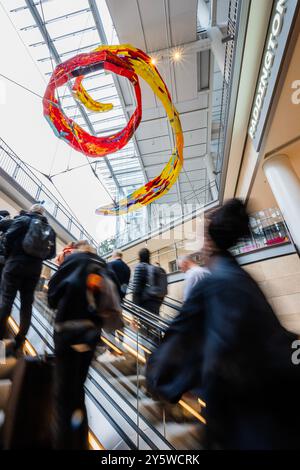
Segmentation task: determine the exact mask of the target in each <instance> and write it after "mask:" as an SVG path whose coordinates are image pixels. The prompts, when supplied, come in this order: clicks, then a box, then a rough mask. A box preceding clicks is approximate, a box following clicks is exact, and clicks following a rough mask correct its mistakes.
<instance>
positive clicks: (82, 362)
mask: <svg viewBox="0 0 300 470" xmlns="http://www.w3.org/2000/svg"><path fill="white" fill-rule="evenodd" d="M105 286H106V287H107V288H105ZM104 288H105V289H104ZM48 302H49V305H50V307H51V308H55V309H57V313H56V318H55V326H54V345H55V374H54V375H55V381H54V387H55V390H54V423H53V437H54V447H55V448H56V449H88V423H87V414H86V408H85V403H84V395H85V393H84V382H85V380H86V377H87V373H88V369H89V366H90V364H91V361H92V359H93V356H94V352H95V349H96V345H97V343H98V342H99V341H100V334H101V328H102V327H103V328H105V323H104V320H106V321H107V319H109V317H110V316H111V315H115V318H117V321H116V324H114V325H112V326H111V327H110V331H112V330H114V329H115V328H122V326H123V324H122V321H121V320H120V315H121V309H120V304H119V296H118V294H117V291H116V288H115V286H114V284H113V282H112V281H111V280H110V279H109V272H108V270H107V268H106V264H105V262H104V261H103V260H102V259H101V258H99V256H97V255H96V254H95V250H94V249H93V248H92V247H91V246H89V245H87V244H85V245H83V244H82V245H81V246H80V247H79V248H78V249H77V250H75V251H74V253H73V254H71V255H69V256H67V258H66V260H65V261H64V262H63V263H62V265H61V266H60V267H59V269H58V270H57V272H56V273H55V274H54V275H53V277H52V278H51V279H50V282H49V289H48ZM101 308H102V311H101V313H99V310H101ZM103 309H104V310H105V311H103Z"/></svg>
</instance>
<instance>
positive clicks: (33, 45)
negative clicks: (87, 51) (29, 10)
mask: <svg viewBox="0 0 300 470" xmlns="http://www.w3.org/2000/svg"><path fill="white" fill-rule="evenodd" d="M25 1H26V2H27V0H25ZM34 8H35V7H34ZM37 14H38V15H40V14H39V13H38V12H37ZM42 25H43V26H44V23H43V22H42ZM95 30H96V26H89V27H88V28H84V29H79V30H77V31H72V32H71V33H67V34H63V35H62V36H56V38H53V39H52V38H51V42H52V43H53V42H56V41H61V40H62V39H66V38H70V37H74V36H77V35H78V34H83V33H86V32H88V31H95ZM44 45H47V41H45V40H44V41H39V42H34V43H32V44H29V47H38V46H44Z"/></svg>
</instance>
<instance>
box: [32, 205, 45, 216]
mask: <svg viewBox="0 0 300 470" xmlns="http://www.w3.org/2000/svg"><path fill="white" fill-rule="evenodd" d="M29 212H32V213H34V214H40V215H44V214H45V207H44V206H42V204H33V206H31V207H30V209H29Z"/></svg>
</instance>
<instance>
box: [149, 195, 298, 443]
mask: <svg viewBox="0 0 300 470" xmlns="http://www.w3.org/2000/svg"><path fill="white" fill-rule="evenodd" d="M248 231H249V229H248V215H247V213H246V211H245V208H244V206H243V204H242V203H241V202H240V201H239V200H231V201H228V202H227V203H226V204H225V205H224V206H223V207H222V208H220V209H218V210H217V211H216V212H215V213H213V215H212V216H211V219H210V222H209V226H208V233H207V237H206V242H205V250H206V252H207V253H209V254H210V257H209V269H210V272H211V275H210V276H207V277H206V278H205V279H203V280H202V281H201V282H199V284H197V285H196V286H195V287H194V288H193V290H192V292H191V293H190V296H189V298H188V299H187V300H186V302H185V303H184V305H183V307H182V310H181V312H180V314H179V315H178V317H177V318H176V319H175V320H174V322H173V324H172V325H171V327H170V329H169V330H168V331H167V333H166V335H165V339H164V341H163V343H162V345H161V346H160V347H159V348H158V349H157V350H156V351H155V352H154V353H153V354H152V355H151V356H150V360H149V364H148V369H147V379H148V386H149V388H150V390H151V391H152V392H153V393H154V394H155V395H156V396H158V397H160V398H163V399H166V400H169V401H172V402H177V401H178V400H179V399H180V397H181V396H182V394H183V393H185V392H187V391H192V390H193V391H194V392H195V394H196V396H200V397H201V398H203V399H204V400H205V401H206V405H207V407H206V409H205V415H206V419H207V426H206V430H207V432H206V438H207V442H206V446H207V447H208V448H225V449H295V448H298V449H299V448H300V430H299V425H298V419H297V416H298V408H299V398H298V395H299V385H300V368H299V366H298V367H297V366H296V365H294V364H293V363H292V360H291V357H292V353H293V349H292V344H293V342H294V341H295V340H296V339H297V337H296V335H295V334H293V333H290V332H288V331H286V330H285V329H284V328H283V327H282V325H281V324H280V323H279V321H278V319H277V317H276V316H275V314H274V312H273V310H272V308H271V306H270V305H269V303H268V302H267V300H266V298H265V296H264V294H263V293H262V291H261V290H260V288H259V287H258V285H257V284H256V282H255V281H254V280H253V279H252V278H251V277H250V275H249V274H247V273H246V272H245V271H244V270H243V269H242V268H241V267H240V266H239V265H238V263H237V262H236V261H235V259H234V258H233V256H232V255H231V254H230V253H229V251H228V249H229V248H231V247H232V246H234V245H235V244H236V243H237V241H238V240H239V239H240V238H242V237H246V236H247V234H248Z"/></svg>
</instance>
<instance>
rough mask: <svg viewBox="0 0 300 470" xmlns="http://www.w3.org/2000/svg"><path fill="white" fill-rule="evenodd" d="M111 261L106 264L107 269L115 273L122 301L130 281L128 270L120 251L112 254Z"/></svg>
mask: <svg viewBox="0 0 300 470" xmlns="http://www.w3.org/2000/svg"><path fill="white" fill-rule="evenodd" d="M112 258H113V260H112V261H111V262H110V263H108V265H107V266H108V268H109V269H110V270H111V271H113V272H114V273H115V276H116V278H117V279H118V283H119V286H120V288H119V292H120V298H121V300H123V299H124V297H125V295H126V292H127V288H128V284H129V280H130V268H129V266H128V265H127V264H126V263H125V262H124V261H123V253H122V251H120V250H116V251H114V252H113V255H112Z"/></svg>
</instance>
